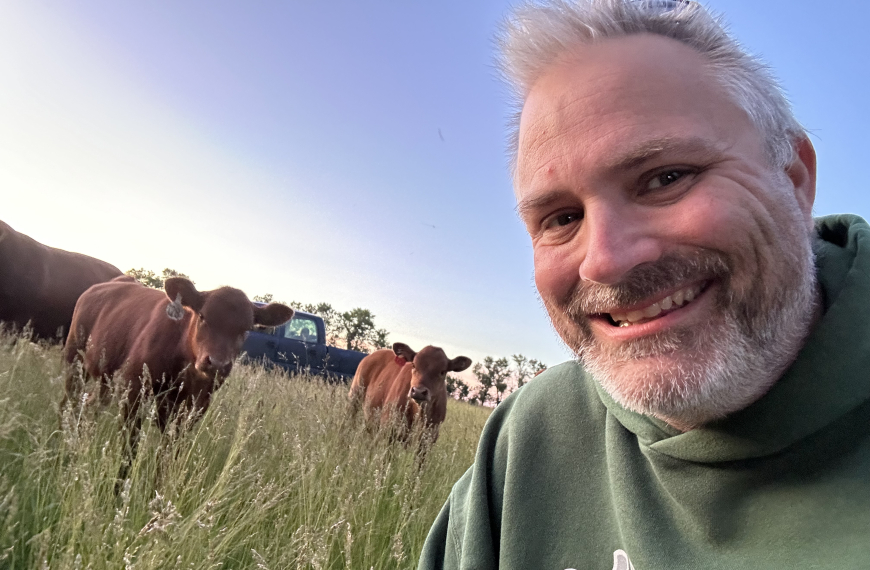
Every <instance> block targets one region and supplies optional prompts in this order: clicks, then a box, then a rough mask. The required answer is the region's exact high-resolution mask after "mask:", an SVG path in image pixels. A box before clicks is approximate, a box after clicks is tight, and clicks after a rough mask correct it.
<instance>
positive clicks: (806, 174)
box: [785, 136, 816, 230]
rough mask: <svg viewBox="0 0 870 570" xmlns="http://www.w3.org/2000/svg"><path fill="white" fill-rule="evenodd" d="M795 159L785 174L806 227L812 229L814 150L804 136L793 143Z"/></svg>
mask: <svg viewBox="0 0 870 570" xmlns="http://www.w3.org/2000/svg"><path fill="white" fill-rule="evenodd" d="M795 151H796V154H797V157H796V158H795V160H794V162H792V163H791V164H790V165H789V166H788V167H787V168H786V169H785V173H786V175H787V176H788V178H789V180H791V183H792V185H793V186H794V194H795V198H796V199H797V203H798V207H800V210H801V213H802V214H803V216H804V220H806V223H807V226H809V229H810V230H812V228H813V202H815V200H816V149H814V148H813V143H811V142H810V139H809V138H807V137H806V136H803V137H801V138H799V139H798V140H797V141H795Z"/></svg>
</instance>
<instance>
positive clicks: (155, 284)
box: [126, 267, 193, 289]
mask: <svg viewBox="0 0 870 570" xmlns="http://www.w3.org/2000/svg"><path fill="white" fill-rule="evenodd" d="M126 274H127V275H129V276H130V277H133V278H134V279H136V280H137V281H138V282H139V283H141V284H142V285H145V286H146V287H151V288H152V289H163V283H164V282H165V281H166V280H167V279H168V278H170V277H184V278H185V279H190V277H188V276H187V275H185V274H184V273H181V272H179V271H176V270H174V269H170V268H168V267H167V268H165V269H164V270H163V273H162V274H161V275H157V274H156V273H154V272H153V271H151V270H150V269H145V268H143V267H140V268H139V269H130V270H128V271H127V273H126ZM191 281H193V279H191Z"/></svg>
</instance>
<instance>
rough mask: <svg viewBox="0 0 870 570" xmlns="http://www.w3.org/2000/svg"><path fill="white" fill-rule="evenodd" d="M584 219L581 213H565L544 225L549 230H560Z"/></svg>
mask: <svg viewBox="0 0 870 570" xmlns="http://www.w3.org/2000/svg"><path fill="white" fill-rule="evenodd" d="M582 218H583V215H582V214H580V213H579V212H565V213H564V214H559V215H557V216H553V217H552V218H550V219H549V220H547V222H546V223H545V224H544V225H545V226H546V227H548V228H559V227H562V226H567V225H569V224H573V223H574V222H577V221H579V220H581V219H582Z"/></svg>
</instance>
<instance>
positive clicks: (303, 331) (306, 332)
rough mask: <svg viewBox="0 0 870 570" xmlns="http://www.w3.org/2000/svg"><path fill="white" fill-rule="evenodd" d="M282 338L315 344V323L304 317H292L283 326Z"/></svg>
mask: <svg viewBox="0 0 870 570" xmlns="http://www.w3.org/2000/svg"><path fill="white" fill-rule="evenodd" d="M284 336H285V337H286V338H292V339H295V340H301V341H303V342H317V323H316V322H314V320H312V319H308V318H305V317H299V318H297V317H293V319H292V320H291V321H290V322H289V323H287V324H286V325H285V326H284Z"/></svg>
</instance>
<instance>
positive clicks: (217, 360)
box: [164, 277, 293, 378]
mask: <svg viewBox="0 0 870 570" xmlns="http://www.w3.org/2000/svg"><path fill="white" fill-rule="evenodd" d="M164 288H165V289H166V296H167V297H169V299H170V300H171V301H173V302H174V303H180V304H181V305H182V306H183V307H186V308H187V309H189V310H190V311H191V312H192V313H193V315H192V321H191V325H190V328H189V329H188V335H189V339H188V340H189V342H190V346H191V348H192V350H193V353H194V357H195V358H196V361H195V366H196V369H197V370H198V371H199V372H201V373H203V374H205V375H207V376H208V377H210V378H214V377H215V375H216V374H220V375H221V376H222V377H224V378H225V377H226V376H227V375H228V374H229V373H230V370H232V368H233V360H235V358H236V357H237V356H238V355H239V352H240V351H241V349H242V343H244V342H245V336H246V335H247V333H248V331H249V330H251V329H252V328H253V327H254V325H263V326H267V327H276V326H278V325H281V324H284V323H285V322H287V321H289V320H290V319H291V318H292V317H293V309H291V308H290V307H288V306H286V305H282V304H280V303H270V304H269V305H266V306H265V307H257V306H256V305H254V304H253V303H251V302H250V301H249V300H248V297H247V296H246V295H245V294H244V293H243V292H241V291H239V290H238V289H233V288H232V287H221V288H220V289H215V290H213V291H197V290H196V287H194V285H193V283H192V282H191V281H190V280H188V279H184V278H183V277H170V278H168V279H167V280H166V281H165V283H164Z"/></svg>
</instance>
